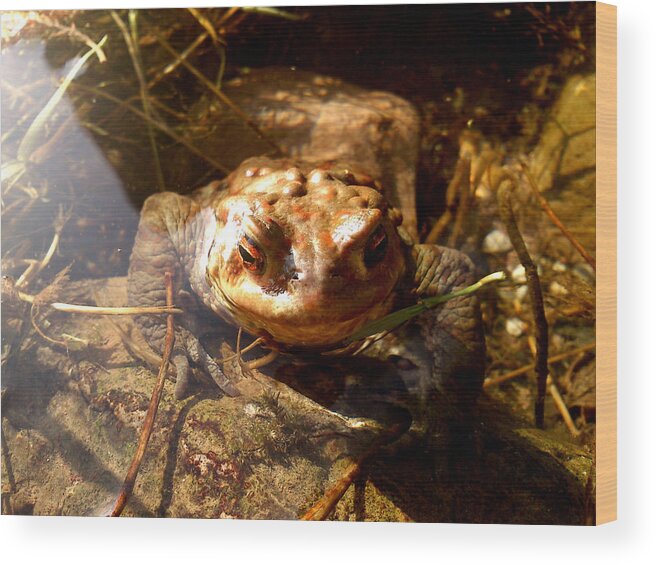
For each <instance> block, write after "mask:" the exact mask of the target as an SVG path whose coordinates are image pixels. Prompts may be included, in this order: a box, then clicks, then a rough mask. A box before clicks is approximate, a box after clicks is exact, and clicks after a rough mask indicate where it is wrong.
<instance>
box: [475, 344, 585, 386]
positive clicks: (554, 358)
mask: <svg viewBox="0 0 656 565" xmlns="http://www.w3.org/2000/svg"><path fill="white" fill-rule="evenodd" d="M596 345H597V344H596V342H592V343H586V344H585V345H582V346H581V347H577V348H576V349H572V350H570V351H565V352H564V353H558V355H553V356H552V357H549V358H548V359H547V362H548V363H557V362H558V361H562V360H563V359H567V358H568V357H571V356H572V355H577V354H580V353H584V352H586V351H591V350H592V349H594V348H595V347H596ZM534 367H535V363H529V364H528V365H523V366H522V367H519V368H518V369H514V370H512V371H509V372H508V373H505V374H503V375H501V376H499V377H495V378H489V377H488V378H487V379H485V381H484V382H483V388H490V387H492V386H495V385H498V384H501V383H505V382H506V381H509V380H511V379H514V378H515V377H519V376H521V375H524V374H526V373H528V372H529V371H530V370H531V369H533V368H534Z"/></svg>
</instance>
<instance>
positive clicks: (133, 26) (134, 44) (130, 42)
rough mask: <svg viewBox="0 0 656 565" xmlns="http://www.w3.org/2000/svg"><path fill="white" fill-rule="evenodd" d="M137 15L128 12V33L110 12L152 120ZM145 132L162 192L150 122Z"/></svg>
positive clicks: (157, 151)
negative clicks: (140, 49)
mask: <svg viewBox="0 0 656 565" xmlns="http://www.w3.org/2000/svg"><path fill="white" fill-rule="evenodd" d="M137 14H138V12H137V11H136V10H130V11H129V15H128V19H129V21H130V31H128V28H127V26H126V25H125V23H124V22H123V20H122V19H121V18H120V17H119V15H118V14H117V13H116V11H115V10H112V18H113V19H114V22H115V23H116V25H117V26H118V28H119V29H120V30H121V33H122V34H123V39H124V41H125V45H126V46H127V48H128V53H129V54H130V58H131V59H132V66H133V67H134V72H135V74H136V75H137V81H138V82H139V95H140V96H141V105H142V107H143V111H144V114H146V116H148V117H149V118H152V115H153V113H152V109H151V106H150V98H149V96H148V86H147V84H146V78H145V77H144V74H143V69H142V63H141V53H140V51H139V38H138V36H137V35H138V32H137ZM146 130H147V133H148V141H149V143H150V149H151V151H152V153H153V161H154V163H153V164H154V166H155V176H156V177H157V187H158V189H159V191H160V192H164V191H165V190H166V183H165V182H164V174H163V173H162V163H161V162H160V159H159V150H158V149H157V143H156V141H155V132H154V131H153V125H152V120H147V121H146Z"/></svg>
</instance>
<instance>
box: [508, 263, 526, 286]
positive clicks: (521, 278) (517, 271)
mask: <svg viewBox="0 0 656 565" xmlns="http://www.w3.org/2000/svg"><path fill="white" fill-rule="evenodd" d="M510 276H511V277H512V280H513V281H514V282H516V283H519V284H523V283H525V282H526V269H524V265H521V264H520V265H517V266H516V267H515V268H514V269H513V270H512V273H510Z"/></svg>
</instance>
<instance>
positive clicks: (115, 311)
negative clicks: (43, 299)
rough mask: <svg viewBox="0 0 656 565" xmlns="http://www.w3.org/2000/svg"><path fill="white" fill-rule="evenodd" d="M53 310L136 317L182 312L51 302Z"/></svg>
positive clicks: (138, 307)
mask: <svg viewBox="0 0 656 565" xmlns="http://www.w3.org/2000/svg"><path fill="white" fill-rule="evenodd" d="M50 307H51V308H52V309H53V310H57V311H58V312H67V313H69V314H91V315H98V316H137V315H140V314H182V313H183V310H182V309H181V308H177V307H175V306H168V305H167V306H121V307H117V308H112V307H110V306H83V305H81V304H65V303H64V302H53V303H52V304H50Z"/></svg>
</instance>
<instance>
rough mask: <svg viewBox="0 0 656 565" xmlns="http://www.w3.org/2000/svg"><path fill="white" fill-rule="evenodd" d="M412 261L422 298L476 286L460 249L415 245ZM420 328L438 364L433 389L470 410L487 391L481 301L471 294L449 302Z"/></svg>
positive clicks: (424, 318) (431, 313)
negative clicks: (484, 384)
mask: <svg viewBox="0 0 656 565" xmlns="http://www.w3.org/2000/svg"><path fill="white" fill-rule="evenodd" d="M412 259H413V261H414V273H415V275H414V285H415V288H416V293H417V295H418V297H419V298H421V297H430V296H442V295H445V294H449V293H451V292H454V291H456V290H459V289H461V288H464V287H466V286H469V285H471V284H473V283H474V282H475V272H474V265H473V264H472V262H471V260H470V259H469V257H467V256H466V255H465V254H464V253H461V252H460V251H456V250H455V249H448V248H445V247H440V246H438V245H415V246H414V247H413V250H412ZM418 323H419V325H420V328H421V333H422V336H423V338H424V342H425V344H426V347H427V349H428V351H429V352H430V353H431V356H432V360H433V366H432V370H431V373H432V382H431V383H430V384H431V388H434V389H436V390H438V391H439V392H441V393H444V394H446V395H447V396H448V397H449V400H450V401H451V402H453V401H455V407H457V408H459V409H460V410H463V411H465V412H466V411H468V410H469V408H471V407H472V405H473V403H474V401H475V400H476V398H477V397H478V394H479V392H480V390H481V385H482V382H483V377H484V368H485V339H484V336H483V329H482V323H481V316H480V310H479V303H478V299H477V298H476V296H475V295H469V296H464V297H460V298H455V299H452V300H449V301H448V302H445V303H444V304H442V305H440V306H438V307H437V308H435V309H431V310H430V311H428V312H426V313H424V314H423V315H422V316H421V317H420V318H419V321H418Z"/></svg>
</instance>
